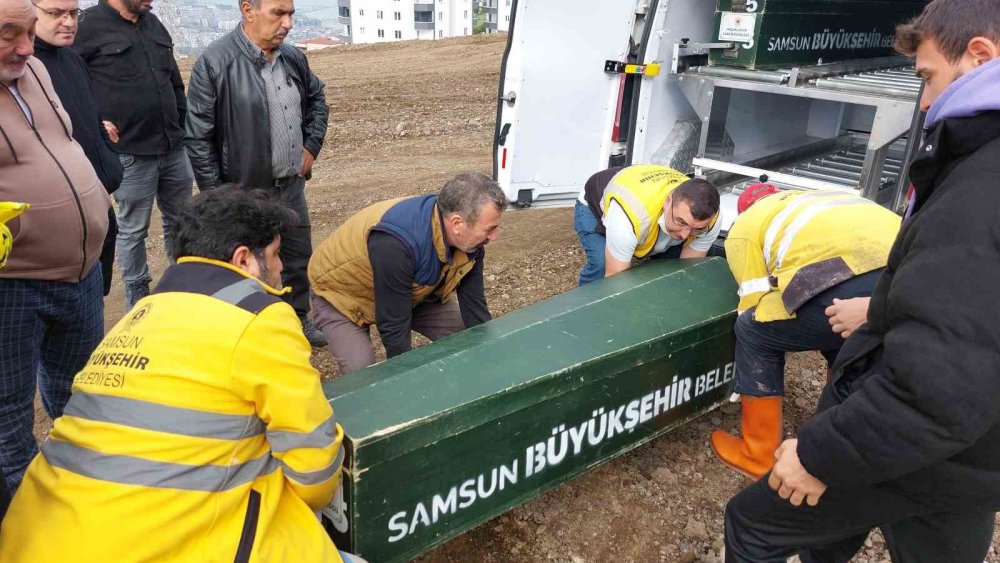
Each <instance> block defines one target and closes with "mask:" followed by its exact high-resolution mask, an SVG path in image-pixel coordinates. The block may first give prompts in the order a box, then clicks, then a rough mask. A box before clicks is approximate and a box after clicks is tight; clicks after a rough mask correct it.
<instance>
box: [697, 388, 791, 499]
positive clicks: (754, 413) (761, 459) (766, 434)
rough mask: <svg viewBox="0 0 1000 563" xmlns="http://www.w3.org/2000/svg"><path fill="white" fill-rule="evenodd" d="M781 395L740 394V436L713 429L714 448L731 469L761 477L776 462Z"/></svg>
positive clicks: (752, 476)
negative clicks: (741, 434)
mask: <svg viewBox="0 0 1000 563" xmlns="http://www.w3.org/2000/svg"><path fill="white" fill-rule="evenodd" d="M781 400H782V397H751V396H749V395H743V396H742V397H740V402H741V404H742V410H743V413H742V423H741V426H742V433H743V437H742V439H741V438H737V437H736V436H733V435H732V434H730V433H728V432H723V431H722V430H716V431H714V432H712V437H711V443H712V451H714V452H715V455H716V456H717V457H718V458H719V460H720V461H721V462H722V463H724V464H726V465H728V466H729V467H730V469H734V470H736V471H739V472H740V473H742V474H744V475H746V476H747V477H750V478H751V479H755V480H756V479H760V478H761V477H763V476H764V474H765V473H767V472H768V471H770V470H771V467H772V466H773V465H774V450H776V449H778V444H780V443H781V425H782V418H781Z"/></svg>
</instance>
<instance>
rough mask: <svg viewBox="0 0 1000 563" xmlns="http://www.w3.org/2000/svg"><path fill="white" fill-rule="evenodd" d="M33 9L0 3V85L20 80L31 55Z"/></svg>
mask: <svg viewBox="0 0 1000 563" xmlns="http://www.w3.org/2000/svg"><path fill="white" fill-rule="evenodd" d="M35 19H36V16H35V7H34V6H33V5H32V4H31V2H30V1H29V0H0V83H3V84H10V83H11V82H13V81H15V80H17V79H18V78H21V76H22V75H23V74H24V69H25V68H26V65H27V63H28V58H29V57H30V56H31V55H32V54H34V52H35V48H34V42H35Z"/></svg>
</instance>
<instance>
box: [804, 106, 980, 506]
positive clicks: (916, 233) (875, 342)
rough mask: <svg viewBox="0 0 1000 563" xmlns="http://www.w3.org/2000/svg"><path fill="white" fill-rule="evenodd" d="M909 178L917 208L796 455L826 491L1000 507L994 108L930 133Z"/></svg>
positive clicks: (934, 503) (948, 121)
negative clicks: (863, 490)
mask: <svg viewBox="0 0 1000 563" xmlns="http://www.w3.org/2000/svg"><path fill="white" fill-rule="evenodd" d="M910 174H911V178H912V180H913V184H914V187H915V189H916V197H917V199H916V205H917V206H916V207H915V208H914V211H915V212H914V214H913V215H912V217H911V218H910V219H909V220H908V221H907V222H905V223H904V225H903V227H902V230H901V231H900V233H899V237H898V238H897V239H896V243H895V245H894V246H893V248H892V251H891V252H890V254H889V261H888V266H887V267H886V269H885V272H884V273H883V275H882V277H881V279H880V280H879V283H878V285H877V286H876V288H875V292H874V294H873V295H872V299H871V304H870V308H869V312H868V323H867V324H866V325H864V326H863V327H862V328H861V329H860V330H859V331H857V332H856V333H855V334H854V335H853V336H851V338H849V339H848V340H847V342H845V344H844V347H843V349H842V350H841V352H840V355H839V356H838V357H837V361H836V363H835V364H834V367H833V371H834V381H833V383H832V384H831V385H828V386H827V388H826V389H825V390H824V393H823V397H822V399H821V400H820V406H819V412H817V414H816V416H814V417H813V418H812V419H810V420H809V421H808V422H806V424H805V425H804V426H803V427H802V429H801V431H800V432H799V446H798V455H799V459H800V460H801V461H802V464H803V465H804V467H805V468H806V469H807V470H808V471H809V472H810V473H811V474H813V475H815V476H816V477H817V478H819V479H820V480H821V481H823V482H824V483H826V484H827V485H828V486H830V487H851V486H858V485H871V484H876V483H886V482H889V483H886V486H892V487H897V488H899V489H900V490H902V491H903V492H905V493H908V494H911V495H913V496H917V497H919V498H921V499H923V500H924V501H926V502H928V503H930V504H931V506H938V507H942V508H943V509H945V510H947V509H949V508H956V507H958V508H962V509H966V510H972V509H976V508H982V509H985V510H997V509H1000V220H998V218H997V213H998V211H1000V180H998V179H1000V112H987V113H982V114H980V115H978V116H974V117H965V118H955V119H945V120H943V121H941V122H938V123H937V124H935V125H934V126H933V127H932V128H931V129H930V130H929V131H928V132H927V136H926V140H925V142H924V144H923V145H922V146H921V148H920V151H919V154H918V156H917V157H916V158H915V159H914V161H913V164H912V165H911V168H910ZM820 502H822V500H820Z"/></svg>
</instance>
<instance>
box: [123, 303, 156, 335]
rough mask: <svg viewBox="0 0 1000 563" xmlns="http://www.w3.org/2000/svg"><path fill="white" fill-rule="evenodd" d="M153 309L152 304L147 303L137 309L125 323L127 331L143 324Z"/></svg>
mask: <svg viewBox="0 0 1000 563" xmlns="http://www.w3.org/2000/svg"><path fill="white" fill-rule="evenodd" d="M152 309H153V304H152V303H146V304H144V305H143V306H142V307H139V308H138V309H136V310H135V311H134V312H133V313H132V314H131V315H130V316H129V318H128V320H126V321H125V330H128V331H130V330H132V329H133V328H135V326H136V325H138V324H139V323H141V322H142V321H143V319H145V318H146V317H148V316H149V312H150V311H151V310H152Z"/></svg>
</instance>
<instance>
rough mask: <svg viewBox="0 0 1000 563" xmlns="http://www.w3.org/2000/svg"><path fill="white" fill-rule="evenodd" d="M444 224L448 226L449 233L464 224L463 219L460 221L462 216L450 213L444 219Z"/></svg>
mask: <svg viewBox="0 0 1000 563" xmlns="http://www.w3.org/2000/svg"><path fill="white" fill-rule="evenodd" d="M444 222H445V224H446V225H447V226H448V230H449V231H451V232H455V231H457V230H458V227H459V226H460V225H462V224H463V223H465V219H462V216H461V215H459V214H458V213H452V214H451V215H448V216H447V217H445V218H444Z"/></svg>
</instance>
